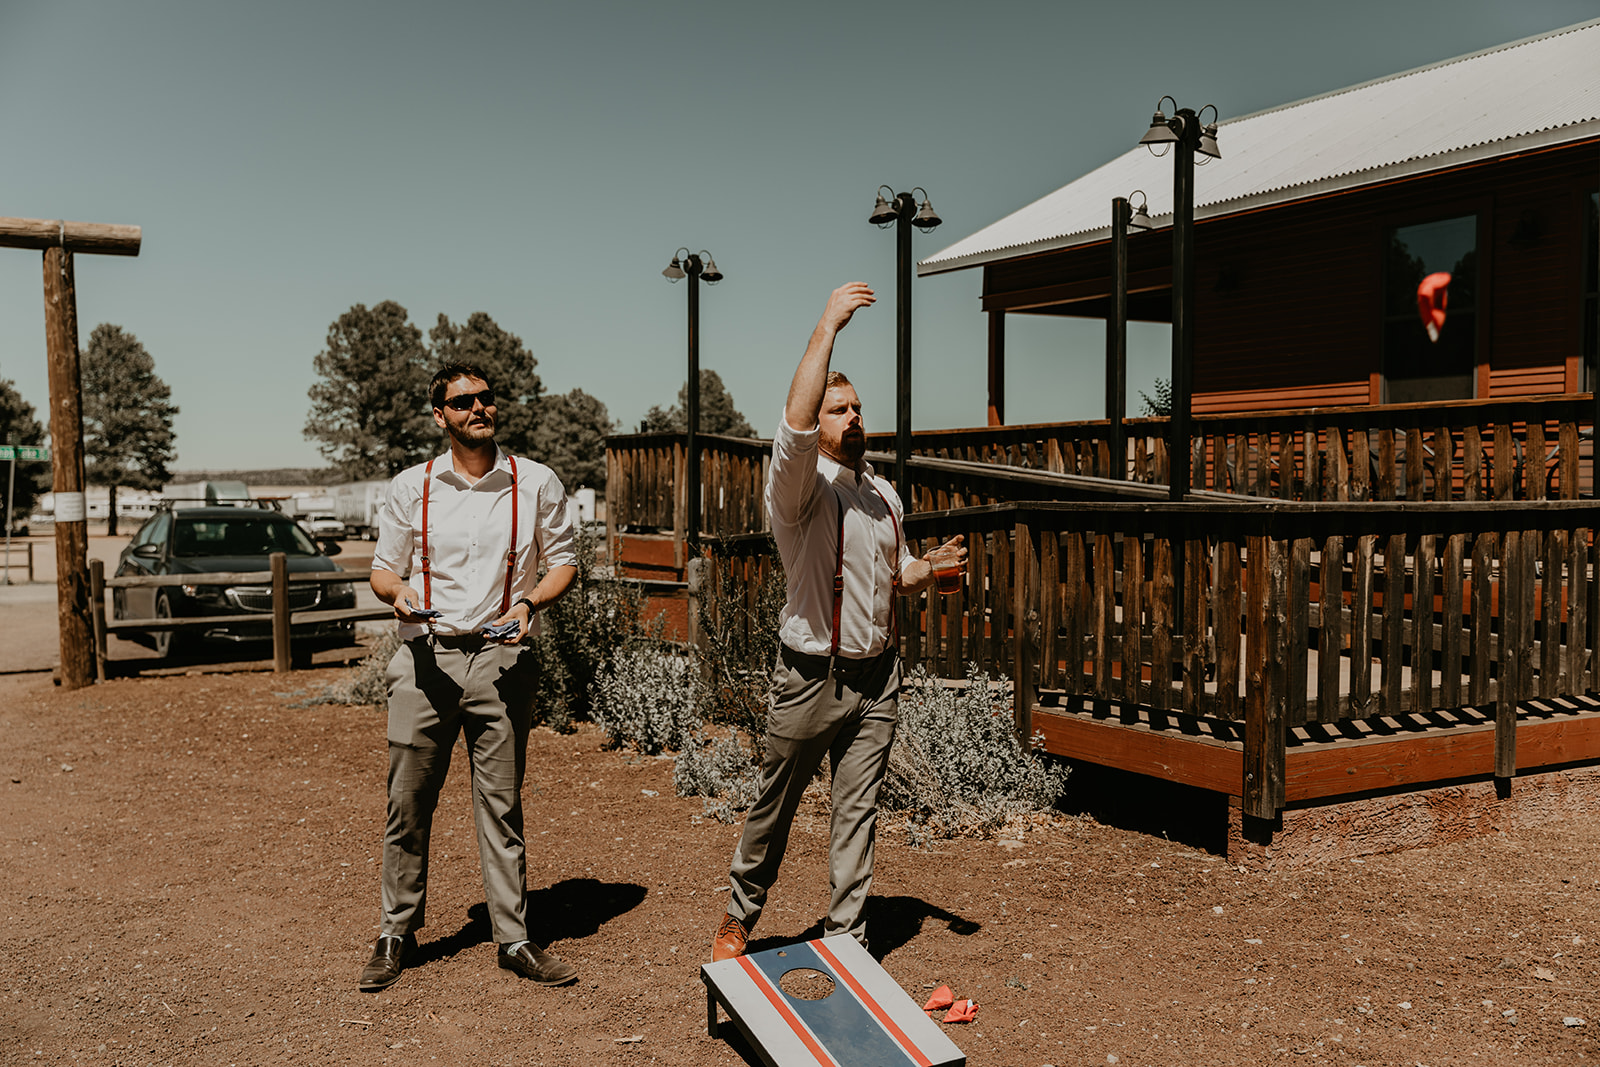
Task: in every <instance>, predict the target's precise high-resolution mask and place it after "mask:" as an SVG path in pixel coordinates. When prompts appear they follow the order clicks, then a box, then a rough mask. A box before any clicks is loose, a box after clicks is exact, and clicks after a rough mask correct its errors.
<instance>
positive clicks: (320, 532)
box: [300, 511, 345, 541]
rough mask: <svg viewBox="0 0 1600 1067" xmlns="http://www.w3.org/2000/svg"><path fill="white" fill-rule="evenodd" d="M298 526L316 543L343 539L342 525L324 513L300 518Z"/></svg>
mask: <svg viewBox="0 0 1600 1067" xmlns="http://www.w3.org/2000/svg"><path fill="white" fill-rule="evenodd" d="M300 525H301V526H304V527H305V528H306V529H307V530H309V531H310V532H311V536H312V537H314V538H316V539H317V540H318V541H337V540H339V539H340V538H342V537H344V535H345V532H344V523H342V522H340V521H339V520H338V519H337V518H335V517H334V516H333V515H331V514H329V513H328V512H326V511H319V512H315V513H313V514H310V515H302V516H300Z"/></svg>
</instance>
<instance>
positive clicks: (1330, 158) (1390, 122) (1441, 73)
mask: <svg viewBox="0 0 1600 1067" xmlns="http://www.w3.org/2000/svg"><path fill="white" fill-rule="evenodd" d="M1137 132H1139V131H1130V132H1129V140H1130V141H1134V140H1135V136H1134V134H1136V133H1137ZM1591 137H1600V19H1595V20H1592V21H1590V22H1584V23H1580V24H1578V25H1576V26H1569V27H1567V28H1566V29H1561V30H1555V31H1553V32H1551V33H1548V34H1543V35H1540V36H1538V37H1530V38H1527V39H1526V40H1522V41H1514V42H1512V43H1510V44H1504V45H1499V46H1497V47H1495V48H1490V49H1485V50H1484V51H1482V52H1474V53H1472V54H1471V55H1467V56H1461V57H1458V58H1456V59H1449V60H1445V61H1444V62H1442V63H1436V64H1433V65H1432V66H1427V67H1419V68H1417V69H1416V70H1411V71H1406V72H1404V73H1402V74H1393V75H1390V76H1388V77H1385V78H1379V79H1376V80H1374V81H1370V82H1366V83H1364V84H1361V85H1356V86H1352V87H1351V88H1348V89H1340V90H1338V91H1336V92H1332V93H1327V94H1324V95H1322V96H1315V97H1311V98H1309V99H1307V100H1301V101H1298V102H1297V103H1292V104H1284V105H1282V106H1281V107H1275V108H1272V109H1270V110H1267V111H1259V112H1257V113H1255V114H1254V115H1247V116H1245V117H1243V118H1238V119H1230V120H1228V121H1226V122H1222V123H1219V124H1218V130H1217V143H1218V144H1219V145H1220V146H1221V148H1222V158H1221V159H1220V160H1213V161H1211V162H1210V163H1209V164H1207V165H1205V166H1200V167H1196V168H1195V218H1196V220H1200V219H1206V218H1215V217H1218V216H1222V215H1230V214H1233V213H1235V212H1239V211H1246V210H1251V209H1255V208H1261V207H1266V206H1270V205H1276V204H1285V203H1289V202H1292V201H1295V200H1300V199H1304V198H1307V197H1311V196H1318V195H1322V194H1325V193H1329V192H1333V191H1337V190H1345V189H1353V188H1357V187H1359V186H1362V185H1369V184H1372V183H1374V182H1379V181H1386V180H1390V179H1393V178H1397V177H1408V176H1411V175H1416V174H1424V173H1427V172H1429V171H1434V170H1442V169H1445V168H1448V167H1455V166H1460V165H1462V164H1465V163H1471V162H1476V161H1478V160H1484V159H1493V158H1495V157H1497V156H1503V155H1508V154H1511V153H1513V152H1523V151H1528V150H1530V149H1538V148H1545V147H1550V146H1553V145H1560V144H1567V143H1570V142H1574V141H1581V140H1585V139H1587V138H1591ZM1171 170H1172V162H1171V161H1170V159H1157V158H1155V157H1153V156H1152V155H1151V154H1150V152H1149V151H1148V150H1147V149H1145V148H1144V147H1142V146H1138V145H1137V144H1136V145H1135V146H1134V147H1133V148H1130V149H1129V150H1128V151H1127V152H1125V153H1124V154H1123V155H1121V156H1118V157H1117V158H1116V159H1113V160H1111V161H1110V162H1109V163H1106V164H1105V165H1104V166H1101V167H1099V168H1097V169H1095V170H1093V171H1090V172H1089V173H1088V174H1085V175H1084V176H1083V177H1081V178H1079V179H1078V180H1077V181H1075V182H1072V183H1071V184H1070V185H1066V186H1063V187H1062V188H1060V189H1057V190H1056V191H1055V192H1053V193H1051V194H1050V195H1048V196H1046V197H1043V198H1041V199H1039V200H1036V201H1034V202H1033V203H1032V204H1029V205H1028V206H1027V207H1024V208H1022V209H1021V210H1019V211H1016V212H1013V213H1012V214H1010V215H1007V216H1006V217H1005V218H1003V219H1001V220H1000V221H998V222H995V223H992V224H991V225H989V226H986V227H984V228H983V229H981V230H979V231H978V232H977V233H975V234H972V235H971V236H970V237H966V238H964V239H962V240H960V241H957V242H956V243H955V244H953V245H951V246H949V247H948V248H946V249H944V250H943V251H941V252H936V253H935V254H933V255H931V256H929V257H928V258H926V259H924V260H922V261H921V262H920V263H919V264H918V265H917V273H918V274H924V275H925V274H939V273H942V272H944V271H951V270H961V269H963V268H966V267H976V266H981V265H983V264H985V263H995V262H999V261H1001V260H1007V259H1014V258H1016V257H1018V256H1023V255H1030V254H1034V253H1038V252H1049V251H1055V250H1057V249H1063V248H1071V247H1073V246H1075V245H1082V244H1090V243H1093V242H1095V241H1103V240H1105V239H1107V238H1108V237H1109V236H1110V229H1111V228H1110V214H1111V200H1112V198H1113V197H1117V196H1127V195H1128V194H1129V193H1130V192H1132V191H1133V190H1134V189H1135V188H1140V189H1143V190H1144V191H1145V192H1146V194H1147V195H1148V197H1149V205H1150V214H1151V216H1152V217H1153V218H1154V220H1155V222H1156V224H1157V225H1158V226H1169V225H1171V223H1172V177H1171Z"/></svg>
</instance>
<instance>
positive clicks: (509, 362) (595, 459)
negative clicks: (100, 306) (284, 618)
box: [0, 300, 755, 535]
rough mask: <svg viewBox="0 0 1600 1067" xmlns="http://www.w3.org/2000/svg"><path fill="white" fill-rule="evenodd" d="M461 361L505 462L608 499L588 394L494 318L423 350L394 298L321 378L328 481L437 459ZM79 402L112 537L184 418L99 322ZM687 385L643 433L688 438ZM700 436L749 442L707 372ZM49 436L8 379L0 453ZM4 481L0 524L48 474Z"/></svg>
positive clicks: (345, 331) (432, 334)
mask: <svg viewBox="0 0 1600 1067" xmlns="http://www.w3.org/2000/svg"><path fill="white" fill-rule="evenodd" d="M451 362H465V363H472V364H474V365H477V366H480V367H482V368H483V369H484V370H485V371H487V372H488V373H489V374H490V375H491V376H493V378H494V379H495V383H496V386H497V388H498V391H499V396H498V398H497V399H498V411H497V414H498V416H499V432H498V434H497V439H498V440H499V442H500V444H501V446H502V447H503V448H505V449H506V450H507V451H509V452H512V453H514V454H517V455H525V456H528V457H530V458H532V459H537V460H539V461H540V462H542V463H545V464H547V465H548V466H549V467H551V468H552V469H553V470H554V471H555V472H556V475H557V476H558V477H559V478H560V479H561V484H562V485H564V486H565V487H567V488H568V489H569V490H572V489H577V488H580V487H583V486H588V487H590V488H593V489H595V490H596V491H600V492H603V491H604V490H605V483H606V456H605V438H606V436H607V435H608V434H612V433H615V432H616V431H617V429H618V425H617V423H616V422H614V421H613V420H612V419H611V417H610V415H609V413H608V412H607V410H606V406H605V404H604V403H602V402H601V401H600V400H598V399H597V398H595V397H594V396H591V395H590V394H589V393H587V392H585V391H584V390H582V389H573V390H572V391H571V392H568V393H562V394H551V393H548V392H546V390H545V388H544V384H543V382H542V381H541V380H540V378H539V375H538V373H537V371H536V367H537V366H538V360H537V359H536V358H535V357H534V355H533V353H532V352H531V351H529V350H528V348H527V346H526V345H524V344H523V342H522V339H521V338H520V337H518V336H516V335H515V334H512V333H508V332H507V331H505V330H504V329H502V328H501V327H500V326H499V325H498V324H497V323H496V322H495V321H494V319H493V318H491V317H490V316H489V315H488V314H487V313H486V312H482V311H475V312H473V313H472V314H471V315H469V316H468V317H467V320H466V322H464V323H459V324H457V323H453V322H451V321H450V319H449V317H448V316H446V315H443V314H441V315H440V316H439V317H438V321H437V322H436V323H435V325H434V326H433V328H432V329H431V330H429V331H428V335H427V338H426V340H424V338H423V335H422V331H421V330H420V329H418V328H417V327H416V326H415V325H413V324H412V323H411V321H410V317H409V315H408V314H407V312H406V309H405V308H403V307H401V306H400V305H399V304H397V303H395V302H394V301H392V300H386V301H383V302H382V303H379V304H377V305H374V306H373V307H371V308H368V307H366V306H365V305H363V304H356V305H354V306H353V307H351V308H350V310H349V311H347V312H345V313H344V314H343V315H341V316H339V318H337V319H335V320H334V322H333V324H332V325H330V326H329V328H328V337H327V347H326V348H325V349H324V350H323V351H322V352H320V353H318V354H317V356H316V357H315V359H314V361H313V366H314V368H315V370H316V372H317V374H318V376H319V380H318V381H317V382H316V383H315V384H313V385H312V387H311V389H310V390H309V395H310V398H311V410H310V413H309V414H308V416H307V419H306V425H305V430H304V433H305V436H306V437H308V438H310V439H312V440H314V441H316V442H317V444H318V450H319V451H320V452H321V453H322V455H323V457H324V458H326V459H327V460H328V461H329V463H330V464H331V471H330V473H331V474H332V475H333V477H332V478H331V479H330V480H332V481H337V480H339V479H345V480H350V481H362V480H366V479H374V478H390V477H393V476H394V475H396V474H398V473H399V472H400V471H402V470H404V469H405V468H406V467H408V466H411V465H412V464H414V463H420V462H422V461H423V460H425V459H427V458H428V457H430V456H433V455H436V454H437V453H438V451H439V449H440V447H441V438H442V436H443V435H442V432H441V431H440V429H439V427H438V426H437V425H436V424H435V423H434V421H433V415H432V408H431V403H430V400H429V398H428V395H427V394H428V383H429V381H430V380H431V379H432V377H433V372H434V370H435V369H436V368H437V367H440V366H443V365H444V364H446V363H451ZM79 369H80V376H81V379H82V393H83V435H84V473H85V477H86V479H87V481H88V483H89V484H91V485H99V486H105V487H107V488H108V489H109V490H110V518H109V527H108V532H109V533H110V534H112V535H115V534H116V533H117V515H116V493H117V490H118V489H119V488H129V489H142V490H149V491H154V490H159V489H161V488H162V487H163V486H164V485H166V484H167V483H168V482H169V481H170V480H171V478H172V472H171V465H172V463H173V460H174V458H175V456H176V435H175V434H174V432H173V429H172V423H173V419H174V417H175V416H176V415H177V414H178V407H177V405H176V404H174V403H172V390H171V388H170V387H169V386H168V385H167V384H166V382H164V381H162V379H161V378H160V376H158V375H157V374H156V373H155V359H154V358H153V357H152V356H151V355H150V353H149V352H148V351H147V350H146V349H145V347H144V345H143V344H141V343H140V341H139V339H138V338H137V337H135V336H134V335H133V334H132V333H129V332H128V331H126V330H124V329H123V328H122V327H121V326H118V325H115V324H112V323H101V324H100V325H98V326H96V327H95V328H94V330H93V331H91V332H90V334H89V342H88V344H87V346H85V348H84V351H83V354H82V356H81V358H80V361H79ZM687 404H688V384H687V383H685V384H684V387H683V388H682V389H680V390H679V391H678V402H677V403H676V404H673V405H672V406H670V407H667V408H662V407H660V406H659V405H657V406H653V407H651V408H650V410H649V411H648V412H647V413H646V415H645V418H644V419H643V420H642V421H641V423H640V425H639V432H641V433H683V432H684V425H685V415H684V412H685V409H686V407H687ZM700 430H701V432H703V433H709V434H726V435H728V436H732V437H754V436H755V430H754V429H753V428H752V427H751V425H750V423H749V421H748V420H747V419H745V417H744V416H743V415H742V414H740V413H739V411H738V409H737V408H736V407H735V406H734V402H733V397H732V396H731V395H730V394H729V393H728V391H727V388H726V387H725V386H724V384H723V382H722V378H721V376H720V375H718V374H717V372H716V371H712V370H702V371H701V372H700ZM45 433H46V427H45V425H44V424H41V422H40V421H39V419H38V417H37V414H36V412H35V409H34V407H33V405H32V404H30V403H28V401H27V400H25V399H24V398H23V396H22V394H21V393H20V392H18V390H17V388H16V384H15V382H13V381H12V380H10V379H4V378H0V444H43V443H45ZM14 466H15V470H14V471H11V472H7V477H6V478H4V479H3V480H0V515H3V514H4V509H5V506H6V504H7V501H6V499H5V497H4V495H3V494H4V493H5V491H6V487H7V485H8V484H11V483H12V478H11V477H10V476H11V475H14V490H13V493H14V498H13V499H12V500H11V501H9V503H10V505H11V510H12V512H13V513H14V515H16V516H18V517H21V518H23V519H26V517H27V516H28V514H29V513H30V512H31V511H32V510H33V508H34V506H35V505H36V504H37V503H38V500H39V498H40V497H42V496H43V495H44V494H45V493H46V492H48V491H49V488H50V482H51V472H50V465H49V464H45V463H36V462H26V463H21V462H16V463H14Z"/></svg>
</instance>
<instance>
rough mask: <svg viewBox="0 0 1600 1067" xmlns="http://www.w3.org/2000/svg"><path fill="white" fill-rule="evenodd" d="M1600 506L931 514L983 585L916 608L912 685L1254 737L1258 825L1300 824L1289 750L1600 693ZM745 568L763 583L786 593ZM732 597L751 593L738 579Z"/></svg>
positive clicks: (1075, 506)
mask: <svg viewBox="0 0 1600 1067" xmlns="http://www.w3.org/2000/svg"><path fill="white" fill-rule="evenodd" d="M1597 526H1600V505H1596V504H1595V503H1593V502H1589V501H1584V502H1567V501H1538V502H1518V503H1509V502H1491V501H1484V502H1465V503H1455V504H1440V503H1411V502H1387V503H1289V502H1278V501H1272V502H1267V501H1250V502H1246V501H1242V500H1237V499H1235V500H1222V501H1219V500H1216V499H1209V500H1206V501H1204V502H1199V503H1182V504H1172V503H1130V502H1094V503H1080V502H1057V503H1029V504H1006V505H994V506H988V507H978V508H966V509H960V510H954V511H947V512H933V513H926V514H920V515H914V516H912V517H911V518H909V519H907V521H906V529H907V533H908V536H909V537H910V538H911V539H912V545H911V548H912V551H913V552H921V551H924V550H926V548H928V547H931V546H932V545H933V544H936V543H938V542H940V541H942V540H945V539H948V538H949V537H951V536H953V535H955V534H957V533H961V534H964V535H966V539H967V544H968V546H969V548H970V549H971V552H970V555H969V562H968V571H967V578H966V583H965V585H964V587H963V589H962V591H961V592H958V593H955V594H952V595H949V596H942V597H941V596H931V595H930V596H927V597H922V598H916V599H903V600H902V601H901V602H900V610H901V616H900V620H899V621H900V633H901V650H902V653H903V656H904V658H905V661H906V663H907V666H908V667H910V666H917V665H921V666H923V667H925V668H927V669H928V670H929V671H931V672H932V673H934V674H937V675H942V676H945V677H960V676H961V675H962V674H963V673H964V671H965V666H966V664H967V663H969V662H972V663H976V664H978V665H979V666H980V667H982V668H983V669H985V670H986V671H988V672H990V673H991V674H993V675H997V676H1003V677H1009V678H1011V679H1013V680H1014V681H1016V682H1019V683H1020V684H1015V685H1014V686H1013V692H1014V695H1015V700H1016V705H1015V711H1016V716H1017V728H1018V730H1019V731H1020V732H1021V733H1022V734H1023V735H1024V736H1029V735H1031V733H1032V724H1031V715H1032V714H1033V710H1034V708H1035V707H1036V705H1037V704H1038V702H1039V700H1040V699H1041V695H1043V694H1054V695H1055V696H1056V697H1065V698H1083V699H1088V700H1097V701H1106V702H1115V703H1117V704H1120V705H1123V706H1140V707H1144V708H1148V709H1152V713H1153V714H1156V715H1162V714H1173V715H1181V716H1188V717H1192V718H1193V719H1195V720H1208V721H1213V722H1223V723H1230V722H1233V723H1240V724H1241V725H1242V727H1243V728H1242V736H1243V742H1244V767H1245V780H1244V782H1243V783H1242V784H1241V792H1242V796H1243V798H1244V805H1245V810H1246V813H1247V814H1251V815H1256V816H1259V817H1263V818H1270V817H1272V816H1273V815H1275V814H1276V813H1277V812H1278V811H1279V810H1281V808H1282V806H1283V804H1284V789H1283V786H1284V765H1285V756H1284V752H1285V738H1286V731H1287V730H1289V729H1290V728H1294V727H1302V726H1307V725H1311V724H1331V723H1339V722H1343V721H1347V720H1354V719H1374V718H1380V717H1382V718H1392V717H1396V716H1416V715H1428V714H1430V713H1433V712H1437V711H1442V710H1446V709H1454V708H1460V707H1463V706H1467V705H1472V706H1479V707H1486V706H1492V708H1493V710H1494V716H1495V756H1494V767H1495V773H1496V775H1498V776H1501V777H1510V776H1512V775H1513V774H1514V773H1515V771H1516V722H1517V717H1516V706H1517V704H1518V703H1519V702H1521V701H1525V700H1530V699H1534V698H1556V697H1564V696H1572V695H1579V694H1583V693H1585V692H1587V691H1589V690H1591V689H1594V688H1595V687H1596V683H1597V678H1596V657H1595V648H1596V643H1597V633H1596V631H1597V626H1596V624H1597V620H1600V605H1597V603H1596V595H1597V589H1600V583H1597V582H1596V581H1595V580H1594V565H1595V554H1594V547H1593V546H1594V531H1595V528H1596V527H1597ZM761 544H762V541H761V540H760V539H744V540H742V541H741V542H740V547H739V549H738V552H737V553H736V554H737V555H739V556H740V557H742V562H740V563H739V568H740V573H742V574H745V575H748V579H747V580H759V581H770V580H771V578H770V575H769V573H768V565H766V564H763V563H760V562H757V561H754V560H752V559H751V558H750V557H752V556H756V555H759V554H760V553H761V551H762V549H761V547H760V546H761ZM730 577H732V575H730Z"/></svg>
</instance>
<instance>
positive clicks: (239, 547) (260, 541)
mask: <svg viewBox="0 0 1600 1067" xmlns="http://www.w3.org/2000/svg"><path fill="white" fill-rule="evenodd" d="M274 552H282V553H284V554H285V555H286V556H287V557H288V563H289V571H290V573H291V574H298V573H306V572H324V571H337V570H339V566H338V565H337V564H336V563H334V562H333V560H331V559H329V558H328V557H329V556H330V555H336V554H337V553H338V552H339V546H338V544H337V543H334V542H331V541H329V542H325V543H324V544H323V545H321V546H320V547H319V545H318V544H317V542H316V541H314V540H313V539H312V538H311V537H310V536H309V535H308V534H307V533H306V531H305V530H304V529H303V528H302V527H301V526H300V524H299V523H297V522H296V521H295V520H294V519H292V518H290V517H289V516H287V515H284V514H282V513H281V512H279V511H277V510H275V509H272V510H269V509H266V508H261V507H231V506H223V507H179V508H170V507H169V508H163V509H162V510H161V511H158V512H156V514H155V515H153V516H152V517H151V518H150V519H149V521H147V522H146V523H145V524H144V525H143V526H141V527H139V530H138V532H137V533H135V534H134V535H133V540H132V541H130V542H129V543H128V547H127V548H125V549H123V550H122V558H121V559H120V561H119V562H118V564H117V576H118V577H126V576H129V575H166V574H205V573H226V572H238V571H264V570H268V569H270V568H271V566H272V563H271V554H272V553H274ZM355 604H356V594H355V585H354V584H353V582H330V583H321V582H318V583H310V582H304V583H298V582H291V583H290V585H289V607H290V610H292V611H310V610H313V609H326V610H332V609H337V608H353V607H355ZM112 612H113V614H114V616H115V617H116V618H118V619H167V618H178V619H181V618H193V617H197V616H210V615H215V616H217V625H215V626H208V627H205V628H196V629H186V630H167V631H162V632H158V633H150V634H143V635H138V636H135V637H134V638H133V639H134V640H136V641H139V642H140V643H142V644H145V645H148V646H150V647H152V648H154V649H155V650H156V652H158V653H159V654H160V655H161V656H163V657H171V656H173V655H174V654H175V653H177V652H179V651H181V650H183V649H184V648H185V646H190V645H194V644H197V643H199V642H202V641H222V642H242V641H270V640H271V639H272V587H271V586H270V585H267V584H256V583H251V584H243V583H240V584H227V585H209V584H207V585H202V584H198V583H196V584H193V585H187V584H186V585H175V586H161V587H158V588H156V587H152V588H137V587H135V588H126V589H125V588H117V589H114V590H113V596H112ZM353 630H354V623H351V622H324V623H316V624H313V625H311V626H298V627H296V628H295V629H294V631H293V636H294V639H295V641H296V644H297V647H311V646H315V645H324V646H327V645H343V644H348V643H349V642H350V641H351V640H352V637H353V633H352V632H353Z"/></svg>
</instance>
